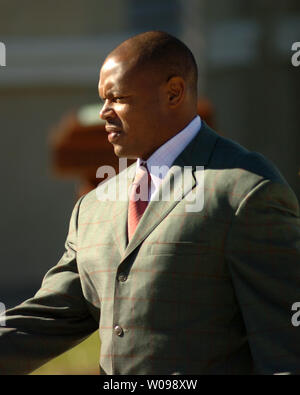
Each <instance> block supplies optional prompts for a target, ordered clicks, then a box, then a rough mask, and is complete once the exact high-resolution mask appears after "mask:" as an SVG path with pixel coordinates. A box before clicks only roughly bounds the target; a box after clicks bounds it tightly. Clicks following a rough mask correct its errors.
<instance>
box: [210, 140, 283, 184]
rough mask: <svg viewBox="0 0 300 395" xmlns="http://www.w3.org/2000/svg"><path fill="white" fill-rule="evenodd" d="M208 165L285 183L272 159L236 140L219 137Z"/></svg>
mask: <svg viewBox="0 0 300 395" xmlns="http://www.w3.org/2000/svg"><path fill="white" fill-rule="evenodd" d="M209 167H212V168H216V169H218V168H219V169H222V168H223V169H228V170H232V171H233V172H234V171H235V170H238V173H239V174H241V173H243V172H244V173H245V175H249V173H251V174H253V178H259V179H261V178H264V179H268V180H270V181H273V182H277V183H284V184H287V182H286V180H285V178H284V177H283V175H282V174H281V173H280V171H279V169H278V168H277V167H276V165H275V164H274V163H272V161H270V160H269V159H267V158H266V157H265V156H264V155H263V154H261V153H259V152H254V151H249V150H248V149H247V148H245V147H243V146H242V145H240V144H239V143H237V142H236V141H233V140H231V139H228V138H224V137H221V136H220V137H219V139H218V141H217V143H216V149H215V152H214V155H213V156H212V158H211V161H210V165H209Z"/></svg>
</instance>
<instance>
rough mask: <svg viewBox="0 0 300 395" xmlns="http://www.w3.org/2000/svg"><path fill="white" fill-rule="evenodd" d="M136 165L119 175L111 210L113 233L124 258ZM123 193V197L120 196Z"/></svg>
mask: <svg viewBox="0 0 300 395" xmlns="http://www.w3.org/2000/svg"><path fill="white" fill-rule="evenodd" d="M135 169H136V163H134V164H133V165H131V166H129V167H128V168H127V169H125V170H124V171H122V172H121V173H119V175H118V176H117V177H116V192H117V198H116V200H115V201H113V202H112V204H111V206H110V208H109V209H110V210H111V233H112V235H113V238H114V240H115V243H116V245H117V246H118V248H119V251H120V255H121V256H123V255H124V252H125V250H126V246H127V215H128V191H129V188H130V186H131V184H132V182H133V179H134V175H135ZM119 191H121V193H122V195H119Z"/></svg>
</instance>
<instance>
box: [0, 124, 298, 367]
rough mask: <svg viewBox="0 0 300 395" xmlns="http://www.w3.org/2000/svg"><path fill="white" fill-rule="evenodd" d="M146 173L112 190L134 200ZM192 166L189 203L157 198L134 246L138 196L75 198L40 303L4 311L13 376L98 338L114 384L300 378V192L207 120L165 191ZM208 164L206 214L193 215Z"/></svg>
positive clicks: (3, 348)
mask: <svg viewBox="0 0 300 395" xmlns="http://www.w3.org/2000/svg"><path fill="white" fill-rule="evenodd" d="M134 166H135V165H133V166H132V167H130V168H129V172H128V174H129V176H128V174H126V172H122V173H120V174H119V175H118V176H117V177H116V178H114V179H111V180H109V181H108V182H107V183H106V184H104V186H103V188H104V189H103V191H108V190H109V188H114V187H115V186H116V185H117V187H120V189H119V190H121V191H124V190H126V188H127V185H129V184H130V182H131V181H132V178H133V175H134V170H135V168H134ZM184 166H189V168H188V170H189V171H187V173H186V180H187V181H188V182H186V185H185V186H184V187H182V198H181V199H175V198H174V199H173V200H172V199H171V200H170V201H163V200H160V201H151V202H150V204H149V205H148V207H147V209H146V211H145V213H144V215H143V217H142V219H141V221H140V223H139V225H138V228H137V230H136V233H135V234H134V237H133V238H132V240H131V241H130V243H129V244H128V243H127V233H126V227H127V206H128V202H127V199H124V200H123V201H121V200H120V199H119V200H116V201H105V202H104V201H100V200H99V196H98V195H97V190H94V191H92V192H90V193H89V194H87V195H86V196H84V197H83V198H81V199H80V200H79V201H78V202H77V204H76V206H75V208H74V211H73V214H72V217H71V221H70V229H69V234H68V237H67V241H66V244H65V248H66V250H65V253H64V255H63V257H62V258H61V260H60V261H59V262H58V264H57V265H56V266H54V267H53V268H52V269H50V271H49V272H48V273H47V274H46V276H45V278H44V280H43V283H42V286H41V288H40V290H39V291H38V292H37V293H36V295H35V296H34V297H33V298H31V299H29V300H27V301H25V302H24V303H22V304H21V305H19V306H17V307H15V308H13V309H10V310H8V311H7V313H6V327H1V328H0V371H1V373H2V374H4V373H15V374H16V373H17V374H24V373H28V372H30V371H32V370H33V369H35V368H37V367H38V366H40V365H41V364H43V363H45V362H46V361H48V360H49V359H51V358H53V357H55V356H56V355H58V354H60V353H62V352H64V351H66V350H67V349H69V348H71V347H73V346H75V345H76V344H78V343H79V342H81V341H82V340H84V339H85V338H86V337H87V336H89V335H90V334H91V333H92V332H94V331H95V330H96V329H99V334H100V338H101V354H100V367H101V373H102V374H174V373H176V374H178V373H179V374H252V373H261V374H273V373H279V372H292V373H294V372H296V371H297V370H299V367H300V330H299V328H297V327H296V326H293V325H292V322H291V317H292V314H293V311H292V310H291V308H292V305H293V304H294V303H295V302H297V301H300V284H299V278H300V259H299V258H300V226H299V225H300V220H299V206H298V201H297V199H296V197H295V195H294V193H293V192H292V191H291V189H290V188H289V186H288V185H287V183H286V182H285V180H284V179H283V177H282V176H281V175H280V173H279V172H278V170H277V169H276V168H275V167H274V166H273V165H272V164H271V163H269V162H268V161H267V160H266V159H265V158H264V157H263V156H262V155H260V154H257V153H252V152H249V151H248V150H246V149H245V148H243V147H241V146H240V145H238V144H236V143H234V142H232V141H230V140H228V139H225V138H222V137H220V136H218V135H217V134H216V133H215V132H214V131H213V130H211V129H210V128H209V127H208V126H207V125H206V124H205V123H203V125H202V128H201V130H200V132H199V133H198V134H197V136H196V137H195V139H194V140H193V141H192V142H191V143H190V144H189V145H188V147H187V148H186V149H185V150H184V152H183V153H182V154H181V155H180V156H179V157H178V158H177V159H176V161H175V163H174V167H173V169H175V173H174V172H173V176H172V175H170V174H168V175H167V177H166V179H165V180H164V183H163V185H167V184H166V183H167V182H168V181H170V180H171V182H170V185H171V191H174V190H177V189H176V188H178V187H179V186H180V185H179V184H178V183H180V181H178V179H179V180H180V178H178V177H177V179H176V177H174V174H176V172H178V171H179V170H180V169H182V168H183V167H184ZM197 166H204V172H203V173H202V175H204V204H203V208H202V210H200V211H198V212H193V211H188V210H187V208H186V207H187V205H188V204H190V201H191V200H190V198H191V194H192V193H195V191H197V188H198V189H199V188H200V187H201V183H199V182H197V177H196V171H197ZM181 186H182V185H181ZM162 188H163V186H162ZM125 195H126V194H125Z"/></svg>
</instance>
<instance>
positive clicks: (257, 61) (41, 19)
mask: <svg viewBox="0 0 300 395" xmlns="http://www.w3.org/2000/svg"><path fill="white" fill-rule="evenodd" d="M153 29H159V30H164V31H167V32H169V33H171V34H174V35H175V36H177V37H178V38H180V39H181V40H183V41H184V42H185V43H186V44H187V45H188V46H189V47H190V48H191V50H192V51H193V53H194V54H195V57H196V60H197V63H198V66H199V74H200V76H199V77H200V78H199V86H198V88H199V97H200V100H199V113H200V114H201V115H202V116H203V117H204V119H206V120H207V121H208V122H209V123H210V124H211V125H212V126H214V128H215V129H216V130H217V131H218V133H220V134H222V135H223V136H225V137H229V138H231V139H234V140H236V141H238V142H239V143H240V144H242V145H245V146H246V147H247V148H249V149H250V150H255V151H259V152H261V153H262V154H264V155H265V156H267V157H268V158H269V159H271V160H272V161H273V162H274V163H275V164H276V165H277V167H278V168H279V169H280V170H281V172H282V174H283V175H284V176H285V177H286V179H287V180H288V182H289V183H290V185H291V187H292V188H293V189H294V191H295V193H296V195H297V196H298V199H300V177H299V169H300V155H299V151H300V133H299V129H300V67H294V66H293V65H292V62H291V58H292V55H293V52H292V50H291V48H292V44H293V43H294V42H300V2H299V0H278V1H273V0H251V1H245V0H222V1H220V0H163V1H162V0H151V1H150V0H149V1H148V0H111V1H110V2H107V1H102V0H84V1H83V0H70V1H68V2H62V1H55V0H52V1H45V0H44V1H40V0H39V1H38V0H24V1H22V2H20V1H17V0H9V1H4V0H0V42H3V43H4V44H5V45H6V67H0V120H1V123H0V130H1V145H0V150H1V152H0V157H1V161H2V166H1V168H2V170H3V171H2V193H1V196H0V199H1V202H0V207H1V209H2V213H1V221H0V228H1V233H0V234H1V244H0V245H1V263H0V265H1V271H0V301H1V302H2V303H4V304H5V305H6V307H7V308H8V307H12V306H13V305H15V304H17V303H20V302H22V301H23V300H24V299H26V298H28V297H31V296H32V295H33V294H34V293H35V292H36V291H37V289H38V288H39V286H40V283H41V280H42V278H43V276H44V274H45V272H46V271H47V270H48V269H49V268H50V267H51V266H53V265H54V264H56V262H57V261H58V260H59V258H60V257H61V255H62V254H63V251H64V241H65V237H66V235H67V231H68V222H69V218H70V214H71V211H72V209H73V206H74V204H75V202H76V200H77V198H78V196H79V195H80V194H82V193H84V192H85V191H87V190H89V189H90V188H91V187H93V184H94V183H95V169H96V168H97V167H98V166H101V165H103V164H115V158H114V155H113V150H112V147H111V146H109V145H108V143H107V141H106V135H105V133H104V132H103V125H102V124H101V122H99V121H98V112H99V110H100V107H101V103H100V101H99V97H98V92H97V85H98V75H99V69H100V67H101V64H102V62H103V60H104V59H105V57H106V55H107V54H108V53H109V52H110V51H111V50H112V49H113V48H114V47H115V46H116V45H118V44H119V43H120V42H122V41H123V40H125V39H127V38H128V37H130V36H132V35H134V34H137V33H140V32H143V31H147V30H153ZM98 182H99V180H98ZM98 353H99V339H98V337H97V334H96V333H95V334H94V335H93V336H92V337H91V338H89V339H88V340H87V341H86V342H84V343H83V344H82V345H80V346H78V347H77V348H76V349H74V350H72V351H70V352H68V353H65V354H64V355H62V356H60V357H59V358H57V359H56V360H54V361H52V362H50V363H49V364H47V365H45V366H44V367H42V368H41V369H39V370H38V371H37V372H35V374H55V373H56V374H66V373H70V374H81V373H90V374H97V373H98V366H97V364H98Z"/></svg>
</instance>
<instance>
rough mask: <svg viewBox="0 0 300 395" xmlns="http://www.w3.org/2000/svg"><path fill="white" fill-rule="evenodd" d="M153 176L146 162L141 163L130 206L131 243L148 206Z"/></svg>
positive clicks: (129, 231)
mask: <svg viewBox="0 0 300 395" xmlns="http://www.w3.org/2000/svg"><path fill="white" fill-rule="evenodd" d="M150 185H151V176H150V173H149V170H148V168H147V163H146V162H141V165H140V166H139V168H138V169H137V172H136V175H135V177H134V180H133V183H132V187H131V191H130V196H129V204H128V240H129V241H130V240H131V238H132V236H133V234H134V232H135V230H136V227H137V225H138V223H139V221H140V219H141V217H142V215H143V213H144V211H145V210H146V208H147V206H148V192H149V188H150Z"/></svg>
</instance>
